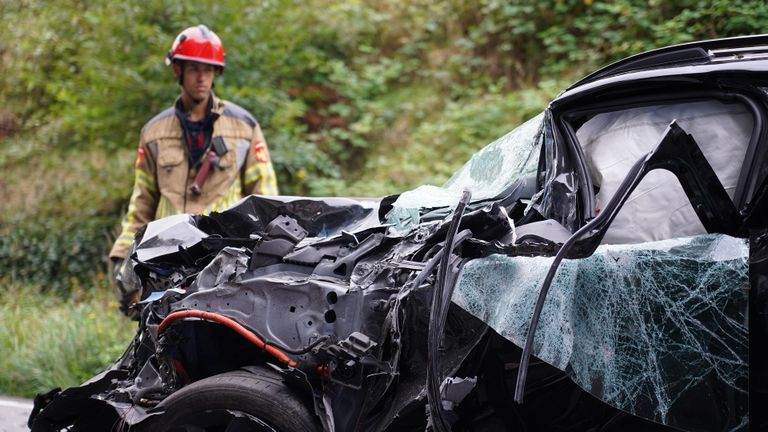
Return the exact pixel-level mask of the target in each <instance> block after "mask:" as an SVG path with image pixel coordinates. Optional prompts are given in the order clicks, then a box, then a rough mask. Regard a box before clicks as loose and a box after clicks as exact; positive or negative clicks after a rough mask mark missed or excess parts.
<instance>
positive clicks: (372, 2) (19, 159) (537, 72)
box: [0, 0, 768, 291]
mask: <svg viewBox="0 0 768 432" xmlns="http://www.w3.org/2000/svg"><path fill="white" fill-rule="evenodd" d="M0 13H2V16H3V20H2V21H0V34H2V35H3V37H2V38H0V60H1V61H0V106H1V107H2V108H1V109H0V142H2V145H1V146H0V169H2V170H3V171H4V175H3V176H2V177H0V273H2V274H3V275H11V276H13V277H14V278H17V279H19V280H23V281H30V282H34V283H45V284H46V285H51V284H54V285H55V284H57V283H59V282H58V281H62V282H61V284H62V285H61V287H57V289H59V288H60V289H61V290H63V291H66V290H67V289H68V287H71V286H72V285H73V284H74V285H77V284H79V283H81V282H82V281H84V280H87V279H88V278H92V277H94V276H98V274H100V273H103V272H104V271H105V270H106V267H105V264H104V261H103V256H104V255H106V251H107V249H108V247H109V242H110V240H109V237H110V236H111V235H113V234H112V233H113V232H114V230H115V229H116V226H117V224H118V221H119V219H120V217H121V213H122V211H124V208H125V205H126V201H127V199H128V196H129V194H130V182H131V174H130V168H131V159H132V157H133V152H135V148H136V142H137V139H138V132H139V129H140V128H141V126H142V124H143V123H144V122H146V121H147V120H148V119H150V118H151V117H152V116H153V115H154V114H155V113H157V112H158V111H160V110H161V109H163V108H165V107H166V106H168V105H170V104H171V103H172V101H173V99H174V98H175V97H176V95H177V93H178V88H177V87H176V85H175V83H174V82H173V79H172V75H171V73H170V71H169V70H168V68H167V67H166V66H165V65H164V54H165V52H166V51H167V49H168V48H169V46H170V44H171V42H172V40H173V38H174V37H175V36H176V34H177V33H178V32H179V31H180V30H181V29H183V28H185V27H188V26H191V25H196V24H200V23H205V24H207V25H208V26H209V27H210V28H212V29H213V30H214V31H216V32H217V33H218V34H219V35H220V36H221V37H222V39H223V40H224V42H225V45H226V47H227V70H226V72H225V73H224V75H222V76H221V77H219V78H217V83H216V84H217V87H216V91H217V93H218V94H219V95H221V96H222V97H224V98H226V99H229V100H232V101H234V102H236V103H239V104H240V105H242V106H244V107H246V108H248V109H249V110H250V111H252V112H253V113H254V115H255V116H256V117H257V118H258V119H259V121H260V122H261V124H262V127H263V128H264V130H265V134H266V137H267V141H268V142H269V145H270V149H271V151H272V158H273V162H274V164H275V166H276V169H277V173H278V180H279V183H280V189H281V192H283V193H285V194H309V195H382V194H386V193H393V192H397V191H399V190H402V189H404V188H407V187H410V186H415V185H417V184H419V183H423V182H433V183H439V182H440V181H442V180H443V179H445V178H446V177H447V176H448V175H449V174H450V172H452V171H453V170H455V169H456V168H457V167H458V166H460V165H461V164H462V163H463V162H464V160H465V159H466V158H467V157H468V156H469V154H471V153H472V151H474V150H475V149H477V148H480V147H481V146H482V145H483V144H485V143H486V142H488V141H490V140H491V139H493V138H495V137H496V136H498V135H500V134H502V133H503V132H505V131H506V130H508V129H511V128H512V127H513V126H514V125H515V124H516V123H518V122H519V121H522V120H524V119H525V117H526V116H528V115H530V114H532V113H534V112H537V111H538V110H540V109H541V108H543V106H544V104H545V103H546V99H547V98H548V97H550V96H552V95H553V94H554V91H553V90H552V88H550V87H547V86H548V85H549V84H547V85H545V86H542V84H541V83H542V82H549V83H552V82H555V83H565V82H569V81H571V80H572V79H574V78H575V77H578V76H580V75H583V74H585V73H587V72H589V71H591V70H593V69H594V68H596V67H598V66H600V65H603V64H606V63H609V62H612V61H614V60H617V59H619V58H621V57H624V56H626V55H629V54H634V53H637V52H640V51H643V50H646V49H649V48H653V47H657V46H662V45H667V44H671V43H679V42H686V41H690V40H694V39H701V38H713V37H719V36H730V35H739V34H749V33H755V32H760V31H762V29H763V25H764V23H765V22H766V20H767V19H768V5H766V4H765V3H764V2H762V1H757V0H738V1H725V0H683V1H676V2H663V1H660V0H616V1H610V2H609V1H600V0H541V1H539V2H530V1H527V0H444V1H440V2H434V1H433V0H408V1H402V0H354V1H333V0H308V1H298V0H265V1H260V2H252V1H248V0H200V1H197V2H192V3H185V2H178V1H175V0H152V1H139V0H125V1H122V2H118V3H115V2H111V1H108V0H91V1H88V2H82V1H71V0H46V1H42V0H17V1H10V0H0ZM545 87H546V88H545ZM526 89H527V90H526ZM9 134H12V135H11V136H10V137H8V136H7V135H9ZM436 154H439V155H443V157H441V158H439V159H436V158H435V155H436ZM93 155H95V156H93ZM94 157H95V158H101V160H99V161H96V160H94V159H93V158H94ZM82 160H85V161H90V162H86V163H85V164H83V163H82V162H81V161H82ZM29 173H34V181H31V182H27V181H25V180H23V179H25V178H29V177H30V176H29ZM19 179H21V180H19Z"/></svg>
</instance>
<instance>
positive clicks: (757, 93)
mask: <svg viewBox="0 0 768 432" xmlns="http://www.w3.org/2000/svg"><path fill="white" fill-rule="evenodd" d="M767 113H768V36H754V37H743V38H735V39H723V40H715V41H706V42H697V43H692V44H687V45H681V46H675V47H670V48H664V49H660V50H656V51H651V52H648V53H644V54H640V55H638V56H635V57H631V58H628V59H626V60H623V61H620V62H618V63H615V64H613V65H611V66H608V67H606V68H604V69H602V70H600V71H597V72H595V73H593V74H592V75H589V76H587V77H586V78H584V79H582V80H581V81H579V82H578V83H576V84H575V85H573V86H572V87H571V88H569V89H567V90H566V91H564V92H563V93H562V94H561V95H560V96H559V97H558V98H556V99H555V100H554V101H552V103H551V104H550V105H549V107H548V108H547V109H546V110H545V111H544V112H543V113H542V114H540V115H539V116H536V117H534V118H533V119H531V120H529V121H528V122H526V123H525V124H523V125H521V126H520V127H518V128H517V129H515V130H514V131H512V132H510V133H509V134H507V135H506V136H504V137H502V138H500V139H499V140H497V141H495V142H493V143H491V144H490V145H488V146H487V147H485V148H484V149H482V150H481V151H480V152H478V153H477V154H476V155H475V156H474V157H473V158H472V159H471V160H470V161H469V162H468V163H467V164H466V165H465V166H464V167H463V168H461V169H460V170H459V171H458V172H457V173H456V174H455V175H454V176H453V177H452V178H451V179H450V180H449V181H448V183H447V184H445V185H444V186H442V187H434V186H423V187H420V188H417V189H415V190H412V191H409V192H405V193H403V194H400V195H397V196H391V197H386V198H384V199H383V200H381V201H371V202H365V201H356V200H350V199H342V198H326V199H315V198H299V197H258V196H251V197H248V198H246V199H244V200H242V201H241V202H239V203H238V204H237V205H235V206H234V207H233V208H231V209H229V210H226V211H224V212H221V213H213V214H211V215H209V216H191V215H177V216H172V217H169V218H165V219H161V220H158V221H155V222H152V223H150V224H149V225H148V226H146V228H145V229H144V230H143V231H142V232H140V233H139V234H138V235H137V238H136V242H135V245H134V249H133V252H132V255H131V263H132V266H131V268H130V269H129V270H127V271H126V272H124V273H123V275H122V278H123V281H124V283H129V282H130V281H133V283H134V284H135V286H137V287H138V288H140V289H141V292H142V298H143V300H142V301H141V302H140V303H139V304H137V305H136V307H137V309H138V310H139V311H140V319H139V324H138V331H137V333H136V336H135V338H134V339H133V342H132V343H131V344H130V346H129V347H128V348H127V350H126V351H125V353H124V354H123V355H122V357H120V358H119V359H118V360H117V361H116V362H115V363H114V364H113V365H112V366H111V367H110V368H109V369H108V370H106V371H104V372H103V373H101V374H100V375H98V376H96V377H94V378H92V379H91V380H89V381H88V382H86V383H84V384H83V385H82V386H80V387H77V388H70V389H66V390H64V391H59V390H54V391H52V392H50V393H48V394H45V395H39V396H38V397H37V399H36V401H35V410H34V412H33V414H32V416H31V417H30V427H31V428H32V430H33V431H49V430H57V431H58V430H72V431H93V430H152V431H154V430H185V431H193V430H194V431H199V430H206V431H212V430H222V431H223V430H226V431H241V430H242V431H245V430H264V431H358V430H370V431H411V430H412V431H423V430H435V431H448V430H453V431H505V430H520V431H603V432H611V431H657V430H658V431H662V430H688V431H705V430H706V431H726V430H748V429H751V430H765V428H766V427H768V423H767V422H766V419H765V414H764V413H765V411H764V407H765V406H766V391H767V390H768V385H767V384H766V383H767V382H768V380H767V379H766V375H767V374H768V367H766V364H768V358H766V346H765V344H766V340H767V339H766V330H767V329H766V324H767V323H768V320H766V313H767V309H768V302H767V301H766V293H768V280H767V276H766V275H768V271H767V269H768V260H767V258H768V224H767V223H766V222H767V221H768V209H767V206H768V203H766V194H768V186H767V184H768V180H766V178H767V177H768V176H767V174H768V163H766V161H767V159H766V152H768V140H767V138H766V134H768V122H767V120H768V116H767ZM760 407H762V408H763V409H761V408H760Z"/></svg>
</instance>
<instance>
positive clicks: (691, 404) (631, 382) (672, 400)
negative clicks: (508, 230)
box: [453, 234, 749, 430]
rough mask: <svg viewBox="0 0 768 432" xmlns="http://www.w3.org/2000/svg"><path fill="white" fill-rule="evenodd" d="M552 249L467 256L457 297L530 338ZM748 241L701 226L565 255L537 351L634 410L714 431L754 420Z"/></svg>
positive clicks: (516, 336)
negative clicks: (750, 408) (544, 253)
mask: <svg viewBox="0 0 768 432" xmlns="http://www.w3.org/2000/svg"><path fill="white" fill-rule="evenodd" d="M551 263H552V258H551V257H509V256H503V255H493V256H490V257H487V258H481V259H475V260H472V261H470V262H468V263H467V264H466V265H465V266H464V267H463V269H462V271H461V274H460V275H459V279H458V281H457V286H456V289H455V292H454V297H453V300H454V302H456V303H457V304H459V305H460V306H462V307H463V308H464V309H465V310H467V311H468V312H470V313H472V314H473V315H475V316H477V317H478V318H480V319H481V320H483V321H484V322H486V323H487V324H488V325H490V326H491V327H492V328H493V329H495V330H496V331H497V332H498V333H499V334H501V335H502V336H504V337H505V338H507V339H508V340H510V341H511V342H513V343H515V344H516V345H518V346H523V345H524V343H525V337H526V335H527V332H528V326H529V321H530V319H531V315H532V311H533V306H534V304H535V302H536V297H537V295H538V292H539V290H540V289H541V285H542V282H543V280H544V277H545V275H546V273H547V270H548V269H549V267H550V264H551ZM748 268H749V247H748V244H747V241H746V240H743V239H738V238H734V237H729V236H726V235H722V234H705V235H699V236H693V237H686V238H677V239H670V240H662V241H656V242H648V243H642V244H634V245H602V246H600V247H599V248H598V249H597V251H596V252H595V254H594V255H592V256H590V257H589V258H586V259H582V260H564V261H563V262H562V265H561V267H560V269H559V270H558V273H557V276H556V277H555V280H554V283H553V285H552V288H551V290H550V292H549V295H548V297H547V300H546V302H545V305H544V309H543V312H542V315H541V320H540V322H539V326H538V331H537V333H536V339H535V342H534V355H536V356H537V357H538V358H540V359H542V360H544V361H546V362H547V363H549V364H551V365H553V366H555V367H557V368H559V369H561V370H563V371H565V372H566V373H567V374H568V375H569V376H570V377H571V378H572V379H573V380H574V381H575V382H576V383H577V384H578V385H580V386H581V387H582V388H584V389H585V390H586V391H588V392H590V393H591V394H593V395H594V396H596V397H598V398H599V399H601V400H603V401H605V402H607V403H609V404H611V405H613V406H615V407H617V408H620V409H622V410H625V411H627V412H630V413H632V414H634V415H638V416H641V417H644V418H647V419H650V420H653V421H656V422H660V423H663V424H669V425H672V426H677V427H684V428H696V427H700V428H707V429H709V428H712V427H713V426H717V427H716V429H718V430H725V429H731V428H734V427H737V426H738V425H740V424H742V423H744V422H746V421H747V420H746V419H747V371H748V367H747V354H748V350H747V347H748V331H747V322H746V320H747V313H746V311H747V290H748V287H749V281H748Z"/></svg>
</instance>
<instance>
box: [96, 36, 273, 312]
mask: <svg viewBox="0 0 768 432" xmlns="http://www.w3.org/2000/svg"><path fill="white" fill-rule="evenodd" d="M166 64H167V65H168V66H170V67H171V68H172V69H173V74H174V76H175V78H176V80H177V82H178V84H179V86H180V87H181V95H180V96H179V97H178V99H176V102H175V103H174V105H173V106H171V107H170V108H168V109H166V110H165V111H163V112H161V113H160V114H158V115H156V116H155V117H154V118H153V119H151V120H150V121H149V122H148V123H147V124H146V125H144V127H143V128H142V130H141V139H140V142H139V149H138V156H137V157H136V166H135V177H134V184H133V193H132V195H131V199H130V203H129V205H128V212H127V214H126V215H125V218H124V219H123V221H122V232H121V233H120V236H119V237H118V238H117V240H116V241H115V243H114V246H113V247H112V250H111V251H110V254H109V256H110V258H111V259H112V261H113V262H114V263H115V268H116V269H117V271H116V273H119V270H120V268H121V266H122V263H123V261H124V260H125V258H126V257H127V255H128V253H129V250H130V248H131V244H132V242H133V238H134V235H135V234H136V231H137V230H138V229H139V228H141V227H142V226H144V225H145V224H146V223H148V222H150V221H152V220H154V219H159V218H162V217H165V216H169V215H173V214H178V213H195V214H208V213H210V212H212V211H221V210H224V209H226V208H227V207H229V206H231V205H232V204H234V203H235V202H237V201H238V200H240V199H241V198H242V197H244V196H246V195H249V194H260V195H276V194H277V193H278V191H277V182H276V180H275V173H274V170H273V168H272V164H271V162H270V159H269V151H268V150H267V143H266V141H265V140H264V135H263V134H262V132H261V128H260V127H259V123H258V122H257V121H256V119H254V117H253V116H252V115H251V114H250V113H249V112H248V111H246V110H245V109H243V108H241V107H239V106H237V105H235V104H233V103H231V102H227V101H224V100H222V99H219V98H218V97H216V95H214V93H213V91H212V89H213V86H214V78H215V76H216V75H218V74H221V73H222V72H223V71H224V64H225V62H224V45H223V44H222V43H221V40H220V39H219V37H218V36H217V35H216V33H214V32H212V31H211V30H209V29H208V28H207V27H206V26H204V25H199V26H196V27H190V28H188V29H186V30H184V31H183V32H181V33H180V34H179V35H178V36H177V37H176V40H174V42H173V45H172V46H171V49H170V51H168V55H167V58H166ZM117 285H118V289H119V290H120V296H121V298H122V305H121V309H123V310H124V311H125V310H126V308H127V306H129V304H130V303H131V302H133V301H135V300H136V299H137V298H138V295H137V293H136V292H128V290H129V289H128V288H127V287H126V285H128V284H123V283H122V281H121V280H120V278H119V277H118V283H117Z"/></svg>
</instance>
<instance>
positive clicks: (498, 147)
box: [387, 112, 544, 229]
mask: <svg viewBox="0 0 768 432" xmlns="http://www.w3.org/2000/svg"><path fill="white" fill-rule="evenodd" d="M543 126H544V112H542V113H540V114H539V115H537V116H535V117H533V118H531V119H530V120H528V121H526V122H525V123H523V124H522V125H520V126H518V127H517V128H515V129H514V130H512V131H511V132H509V133H507V134H506V135H504V136H502V137H501V138H499V139H497V140H496V141H493V142H492V143H490V144H488V145H487V146H485V147H484V148H483V149H482V150H480V151H479V152H477V153H475V154H474V155H473V156H472V158H471V159H470V160H469V161H468V162H467V163H465V164H464V166H463V167H461V169H459V170H458V171H457V172H456V173H455V174H454V175H453V176H452V177H451V178H450V179H449V180H448V181H447V182H446V183H445V184H444V185H443V186H442V187H439V186H433V185H425V186H419V187H418V188H416V189H413V190H410V191H408V192H404V193H403V194H401V195H400V196H399V197H398V199H397V201H395V202H394V204H393V209H392V210H391V211H390V213H389V214H388V215H387V222H388V223H391V224H393V225H395V226H396V227H398V228H399V229H407V228H408V227H412V226H413V225H414V224H417V223H418V222H419V210H420V209H425V208H439V207H453V206H455V205H456V203H457V202H458V201H459V197H460V196H461V193H462V191H464V190H469V191H470V192H471V193H472V201H482V200H487V199H492V198H497V197H499V196H500V195H501V194H502V193H503V192H504V191H505V190H507V189H508V188H509V187H510V186H512V185H513V184H514V183H515V181H517V180H519V179H521V178H523V177H526V176H530V175H534V174H535V173H536V170H537V167H538V162H539V158H538V155H539V152H540V148H541V141H542V140H541V138H542V137H541V135H542V130H543Z"/></svg>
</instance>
